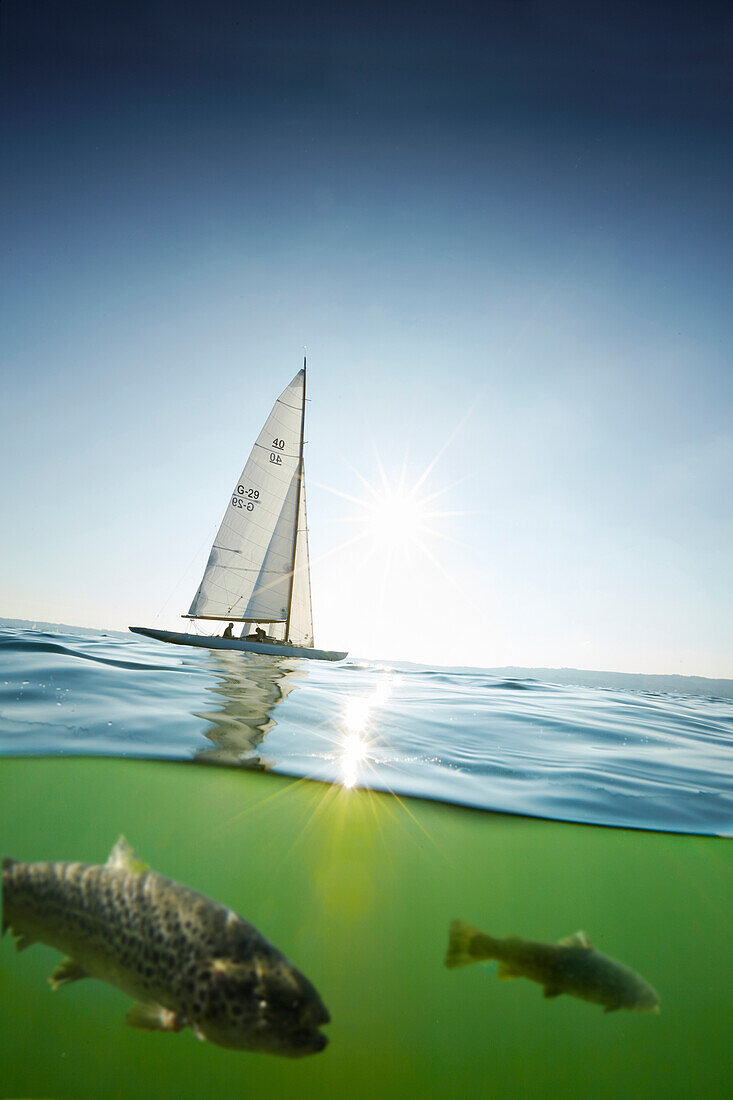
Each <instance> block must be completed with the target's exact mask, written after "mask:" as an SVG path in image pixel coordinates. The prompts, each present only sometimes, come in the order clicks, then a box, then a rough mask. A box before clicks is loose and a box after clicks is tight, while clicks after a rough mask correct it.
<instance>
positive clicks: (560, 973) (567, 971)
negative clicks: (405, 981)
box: [445, 920, 659, 1012]
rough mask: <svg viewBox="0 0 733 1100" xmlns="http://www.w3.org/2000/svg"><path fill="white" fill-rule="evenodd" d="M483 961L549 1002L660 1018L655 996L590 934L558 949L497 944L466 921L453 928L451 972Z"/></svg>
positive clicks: (513, 941) (511, 939)
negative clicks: (532, 986) (539, 989)
mask: <svg viewBox="0 0 733 1100" xmlns="http://www.w3.org/2000/svg"><path fill="white" fill-rule="evenodd" d="M481 959H498V960H499V970H498V972H497V977H498V978H529V979H530V980H531V981H533V982H539V984H540V985H541V986H543V987H544V988H543V992H544V995H545V997H559V996H560V994H561V993H567V994H569V995H570V996H571V997H580V999H581V1000H583V1001H592V1002H593V1003H594V1004H598V1005H604V1006H605V1010H606V1012H615V1011H616V1009H618V1008H628V1009H630V1010H632V1011H634V1012H659V996H658V994H657V992H656V990H654V989H652V987H651V986H650V985H649V984H648V983H647V982H645V981H644V979H643V978H642V977H641V976H640V975H639V974H637V973H635V971H633V970H632V969H631V968H630V967H628V966H625V965H624V963H621V962H617V961H616V959H609V957H608V955H602V954H601V952H600V951H596V950H595V948H594V947H593V944H592V943H591V942H590V940H589V939H588V937H587V936H586V934H585V932H575V933H574V935H572V936H568V937H567V939H564V940H560V942H559V943H535V942H533V941H532V940H523V939H520V937H519V936H507V938H506V939H503V940H501V939H494V937H493V936H487V935H484V933H483V932H479V930H478V928H474V927H473V925H470V924H467V923H466V921H462V920H454V921H453V922H452V924H451V926H450V933H449V941H448V953H447V955H446V957H445V965H446V966H451V967H453V966H466V965H467V964H468V963H472V962H479V961H480V960H481Z"/></svg>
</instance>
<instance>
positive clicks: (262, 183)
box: [0, 0, 733, 676]
mask: <svg viewBox="0 0 733 1100" xmlns="http://www.w3.org/2000/svg"><path fill="white" fill-rule="evenodd" d="M587 9H588V5H581V4H576V3H559V4H558V3H552V4H551V3H533V2H532V0H526V2H521V0H520V2H516V3H493V4H491V3H489V4H483V5H461V4H460V3H458V4H452V5H450V6H448V5H446V6H445V7H437V6H434V7H432V8H430V9H425V8H424V7H423V8H421V7H418V6H410V5H409V4H408V5H401V6H400V8H399V13H397V14H396V13H395V12H394V11H392V10H391V9H390V7H389V6H385V7H384V8H380V6H379V5H376V6H375V5H373V4H372V5H368V6H366V5H365V6H364V7H363V9H361V10H360V9H359V8H358V7H356V6H349V7H348V8H345V7H344V6H343V5H342V6H338V5H332V6H328V5H320V4H316V5H315V6H310V7H308V8H305V7H298V6H293V7H288V6H287V5H286V6H281V7H278V8H276V9H272V10H269V11H268V12H264V11H261V10H259V9H256V10H254V9H253V10H252V11H250V10H249V9H248V8H247V7H246V6H242V5H235V4H233V3H215V2H214V3H209V4H207V5H202V4H194V3H189V4H180V3H179V4H172V3H169V2H158V3H155V2H152V3H133V2H129V0H128V2H127V3H110V4H104V5H100V4H98V3H97V4H93V3H85V2H75V3H72V2H57V3H53V2H50V3H48V2H45V3H40V2H38V3H34V2H25V3H23V4H20V3H13V2H6V3H5V4H4V5H3V6H2V9H0V12H1V14H0V20H1V29H2V45H1V46H0V49H1V51H2V54H1V56H2V75H1V76H0V82H1V90H2V101H3V104H4V106H3V110H2V120H1V123H0V125H1V127H2V147H3V149H4V150H5V155H4V156H3V159H2V164H0V188H1V189H2V203H1V204H0V219H1V220H2V235H1V237H0V239H1V241H2V245H1V248H2V264H3V282H2V286H3V293H2V296H1V298H0V322H1V323H2V332H3V352H2V392H3V400H2V404H1V405H0V449H1V450H2V458H3V469H4V470H5V471H6V477H5V478H4V479H3V484H2V486H1V487H0V524H1V526H2V530H3V538H2V540H1V543H0V566H1V572H0V575H1V576H2V581H0V612H1V613H2V614H4V615H8V616H18V617H24V618H38V619H45V620H63V621H66V622H73V623H79V624H82V625H96V626H110V627H116V628H120V627H122V628H124V627H125V626H126V625H128V624H129V623H136V624H137V623H139V624H141V625H144V624H147V625H156V624H159V625H168V626H173V627H175V626H177V625H179V624H180V619H179V618H178V616H179V614H180V613H181V612H182V611H185V610H187V608H188V604H189V602H190V599H191V595H192V593H193V591H194V590H195V588H196V585H197V584H198V580H199V578H200V572H201V571H202V569H203V565H204V563H205V560H206V557H207V554H208V549H209V545H210V542H211V538H212V537H213V534H214V533H215V531H216V528H217V526H218V523H219V521H220V518H221V514H222V512H223V510H224V506H225V503H226V499H227V494H228V492H229V489H230V488H231V485H232V484H233V483H234V481H235V479H236V477H237V475H238V473H239V471H240V469H241V467H242V465H243V463H244V460H245V458H246V455H247V453H248V451H249V448H250V446H251V443H252V441H253V439H254V437H255V436H256V434H257V432H258V431H259V428H260V426H261V424H262V421H263V420H264V418H265V416H266V415H267V412H268V411H269V408H270V406H271V404H272V401H273V400H274V398H275V396H276V395H277V394H278V393H279V392H280V390H281V389H282V388H283V387H284V386H285V384H286V383H287V382H288V381H289V380H290V378H291V377H292V376H293V375H294V374H295V372H296V371H297V369H298V367H299V365H300V360H301V356H302V348H303V345H307V347H308V359H309V387H310V394H311V397H312V402H311V405H310V407H309V424H308V437H309V440H310V442H309V446H308V454H307V469H308V476H309V520H310V527H311V550H312V557H313V598H314V619H315V628H316V640H317V644H323V645H330V646H333V647H338V648H348V649H350V651H351V652H352V653H355V654H362V655H365V656H384V657H385V658H404V659H407V660H425V661H434V662H437V663H456V664H471V665H481V664H485V665H501V664H524V665H549V666H558V665H574V666H580V667H589V668H615V669H621V670H626V671H640V672H680V673H698V674H702V675H705V674H707V675H710V676H725V675H729V676H730V675H733V659H732V654H731V637H730V622H731V621H732V620H733V614H732V613H733V607H731V602H732V599H731V590H732V589H731V567H730V559H731V554H730V545H731V533H732V532H731V510H730V475H731V458H732V457H733V440H732V436H733V432H732V430H731V327H732V322H731V309H730V303H729V299H730V286H731V275H732V274H733V272H731V267H732V266H733V263H732V261H731V256H733V250H732V249H731V245H732V243H733V242H732V241H731V236H732V234H731V184H730V180H731V178H732V173H731V169H732V168H733V163H732V161H733V155H732V150H731V138H730V134H731V121H732V120H731V113H733V112H732V109H731V104H732V103H733V94H732V93H733V88H732V87H731V84H732V83H733V79H732V77H731V72H733V67H732V66H731V52H732V51H731V44H732V41H733V17H732V15H731V11H730V8H729V6H728V5H722V4H706V3H702V4H663V5H662V4H644V3H641V4H639V3H634V4H632V3H628V4H626V3H613V4H610V5H606V6H604V8H603V12H602V13H601V12H600V11H595V10H594V11H591V12H590V13H589V12H588V10H587ZM438 454H439V455H440V457H439V459H438V461H437V462H436V463H435V464H434V465H433V464H432V463H433V460H434V459H435V458H436V456H437V455H438ZM380 468H381V470H383V472H384V478H385V479H386V481H387V483H388V484H390V485H395V484H397V483H399V481H400V479H401V478H402V479H403V480H404V484H406V485H407V486H410V485H415V484H416V483H417V482H418V481H419V479H420V478H421V477H422V475H423V473H424V472H425V471H426V470H427V469H429V471H430V472H429V473H428V474H427V476H426V477H425V479H424V481H423V482H422V483H421V486H420V489H419V491H418V494H417V495H418V496H419V497H420V498H422V499H423V500H425V498H428V497H432V496H433V494H435V493H438V492H440V493H441V495H440V496H437V497H434V499H432V500H430V501H429V503H426V504H425V505H424V508H423V511H424V512H432V513H440V514H437V515H436V514H433V515H432V516H429V517H426V516H425V515H423V516H422V518H421V517H420V516H419V515H416V516H415V519H414V525H413V526H414V529H413V531H412V532H410V531H403V532H402V535H401V538H400V539H395V540H394V544H392V545H390V543H389V540H388V539H386V538H385V537H384V534H383V532H382V531H380V529H379V518H378V515H377V518H376V519H375V520H373V521H372V522H371V523H370V522H365V521H364V518H363V517H364V516H365V515H366V514H367V510H366V509H365V508H364V507H363V506H360V505H359V504H357V503H355V499H356V500H357V501H358V500H361V501H364V500H367V499H370V500H372V503H376V504H377V507H376V511H377V513H378V512H379V506H378V505H379V499H381V500H382V503H384V498H385V494H384V492H381V494H378V496H377V499H376V501H375V498H374V497H373V494H370V493H369V492H368V490H367V489H366V488H365V485H364V482H365V481H366V482H367V483H368V484H369V485H372V486H373V487H377V486H380V485H382V484H383V478H382V474H381V473H380ZM387 495H388V494H387ZM354 498H355V499H354ZM373 512H374V509H372V512H370V513H369V514H373ZM356 536H361V537H359V538H358V540H357V541H352V542H350V540H353V539H354V538H355V537H356ZM348 542H350V544H349V545H346V546H342V544H343V543H348ZM339 547H341V549H339Z"/></svg>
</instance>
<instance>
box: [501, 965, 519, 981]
mask: <svg viewBox="0 0 733 1100" xmlns="http://www.w3.org/2000/svg"><path fill="white" fill-rule="evenodd" d="M496 976H497V978H498V979H499V981H501V982H508V981H509V979H510V978H521V974H518V973H517V971H516V970H512V966H511V963H508V962H504V961H503V960H502V961H501V962H500V963H499V969H498V970H497V971H496Z"/></svg>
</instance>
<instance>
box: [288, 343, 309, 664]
mask: <svg viewBox="0 0 733 1100" xmlns="http://www.w3.org/2000/svg"><path fill="white" fill-rule="evenodd" d="M305 383H306V373H305V355H304V356H303V409H302V411H301V414H300V458H299V461H298V502H297V504H296V505H295V538H294V539H293V559H292V561H291V563H290V591H289V594H288V615H287V618H286V620H285V639H284V640H285V641H286V642H287V640H288V638H289V637H290V615H291V613H292V610H293V582H294V581H295V554H296V551H297V549H298V524H299V523H300V498H301V496H302V495H303V440H304V436H305ZM312 644H313V643H312V642H311V645H312Z"/></svg>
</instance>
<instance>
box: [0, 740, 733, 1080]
mask: <svg viewBox="0 0 733 1100" xmlns="http://www.w3.org/2000/svg"><path fill="white" fill-rule="evenodd" d="M120 833H124V834H125V836H126V837H127V838H128V840H129V841H130V842H131V843H132V844H133V846H134V847H135V848H136V849H137V850H138V852H139V853H140V855H141V856H142V857H143V858H144V859H145V860H147V861H148V862H149V863H150V864H151V866H152V867H153V868H154V869H156V870H158V871H160V872H161V873H163V874H166V875H168V876H170V877H171V878H174V879H177V880H178V881H180V882H184V883H186V884H187V885H190V886H193V887H195V888H196V889H197V890H200V891H201V892H202V893H204V894H207V895H209V896H210V897H212V898H215V899H216V900H218V901H221V902H224V903H225V904H227V905H230V906H231V907H232V908H234V909H235V910H237V911H238V912H239V913H241V914H242V916H244V917H245V918H246V919H248V920H250V921H251V922H252V923H253V924H254V925H255V926H256V927H257V928H258V929H259V930H260V931H261V932H262V933H263V934H264V935H265V936H267V937H268V939H270V940H271V941H272V942H273V943H274V944H275V945H276V946H277V947H278V948H279V949H280V950H281V951H283V952H284V953H285V954H286V955H288V956H289V958H291V959H292V960H293V962H294V963H295V964H296V965H297V966H298V967H299V969H301V970H302V971H303V972H304V973H305V974H306V975H307V976H308V977H309V978H310V979H311V981H312V982H313V983H314V984H315V986H316V988H317V989H318V991H319V992H320V994H321V996H322V998H323V1000H324V1002H325V1004H326V1005H327V1007H328V1009H329V1011H330V1013H331V1017H332V1022H331V1024H330V1025H328V1026H327V1028H326V1029H325V1030H326V1032H327V1033H328V1035H329V1039H330V1042H329V1045H328V1047H327V1048H326V1050H325V1051H324V1052H323V1053H320V1054H316V1055H313V1056H310V1057H307V1058H303V1059H297V1060H289V1059H282V1058H277V1057H273V1056H272V1055H265V1054H247V1053H240V1052H236V1051H229V1050H223V1049H220V1048H218V1047H215V1046H211V1045H209V1044H207V1043H201V1042H199V1041H197V1039H196V1038H195V1037H194V1036H193V1034H192V1032H191V1031H190V1029H186V1030H185V1031H183V1032H181V1033H180V1034H160V1033H148V1032H141V1031H135V1030H133V1029H131V1028H129V1027H127V1026H126V1025H125V1024H124V1022H123V1021H124V1015H125V1012H126V1010H127V1008H128V1007H129V1004H130V1002H129V1000H128V999H127V998H126V997H125V996H124V995H123V994H122V993H120V992H118V991H117V990H115V989H113V988H112V987H110V986H107V985H106V984H104V983H101V982H96V981H84V982H78V983H76V984H74V985H71V986H68V987H66V988H63V989H61V990H59V991H58V992H56V993H52V992H51V990H50V987H49V986H48V984H47V981H46V979H47V976H48V974H49V973H50V972H51V970H52V969H53V967H54V966H55V964H56V962H58V961H59V954H58V952H56V951H54V950H52V949H51V948H48V947H45V946H43V945H36V946H34V947H32V948H30V949H29V950H27V951H24V952H22V953H17V952H16V951H15V949H14V947H13V943H12V941H11V938H10V936H6V937H5V939H4V940H3V941H2V942H1V943H0V1095H2V1096H3V1097H71V1096H73V1097H89V1098H92V1097H94V1098H107V1097H125V1098H127V1097H131V1096H136V1095H137V1096H145V1097H173V1096H175V1097H179V1098H182V1100H183V1098H187V1097H191V1098H194V1097H211V1098H215V1100H216V1098H220V1097H221V1098H223V1097H231V1096H234V1095H239V1094H242V1095H257V1096H264V1097H270V1096H271V1097H303V1096H318V1097H319V1098H321V1097H328V1096H343V1095H346V1094H348V1095H349V1096H352V1097H362V1096H363V1097H373V1096H375V1095H379V1096H381V1097H392V1096H395V1097H414V1096H428V1097H432V1096H435V1097H454V1096H455V1097H491V1096H497V1097H525V1096H526V1097H533V1098H534V1097H554V1098H557V1097H594V1098H603V1097H614V1098H616V1097H636V1096H645V1097H650V1096H651V1097H657V1096H659V1097H662V1096H663V1097H701V1096H705V1097H723V1096H725V1097H728V1096H730V1095H731V1094H733V1074H732V1073H731V1068H730V1066H731V1055H730V1023H731V1004H732V997H731V984H732V980H733V965H732V963H733V947H732V941H733V906H732V905H731V902H732V901H733V890H732V887H731V882H732V879H731V845H730V842H729V841H724V840H717V839H705V838H699V837H690V836H676V835H669V834H661V833H642V832H633V831H625V830H620V829H604V828H594V827H588V826H580V825H568V824H560V823H554V822H548V821H542V820H534V819H529V818H519V817H508V816H502V815H495V814H490V813H486V812H482V811H473V810H465V809H460V808H457V807H455V806H447V805H443V804H439V803H431V802H423V801H418V800H406V799H403V798H397V797H393V796H391V795H385V794H375V793H371V792H368V791H362V790H357V789H353V790H347V789H344V788H340V787H333V786H327V785H324V784H318V783H312V782H309V781H306V780H290V779H286V778H282V777H279V776H275V775H271V774H265V773H260V772H248V771H242V770H233V769H231V770H230V769H225V768H215V767H203V766H197V765H186V764H169V763H151V762H133V761H127V760H115V759H112V760H109V759H33V760H25V759H4V760H1V761H0V838H1V849H2V854H3V855H10V856H13V857H14V858H16V859H20V860H44V859H69V860H81V861H84V862H92V863H101V862H104V860H105V859H106V856H107V853H108V851H109V849H110V848H111V846H112V844H113V843H114V841H115V840H116V838H117V836H118V835H119V834H120ZM457 916H458V917H463V918H464V919H466V920H469V921H471V922H473V923H474V924H476V925H478V926H479V927H481V928H482V929H484V930H485V931H487V932H490V933H492V934H494V935H499V936H504V935H508V934H509V933H516V934H518V935H521V936H524V937H527V938H531V939H540V940H550V941H555V940H558V939H560V938H562V937H563V936H566V935H568V934H569V933H571V932H574V931H577V930H578V929H584V930H585V931H586V932H587V933H588V934H589V936H590V937H591V939H592V940H593V941H594V943H595V946H596V947H597V948H598V949H599V950H600V951H603V952H605V953H606V954H608V955H611V956H613V957H614V958H617V959H620V960H622V961H623V962H625V963H627V964H628V965H630V966H632V967H633V968H634V969H635V970H638V971H639V973H641V974H642V975H643V976H644V977H645V978H646V979H647V980H648V981H649V982H650V983H651V984H652V985H653V986H654V987H655V988H656V989H657V990H658V991H659V993H660V996H661V1001H662V1011H661V1013H660V1014H659V1015H642V1014H635V1013H629V1012H623V1011H621V1012H615V1013H611V1014H608V1015H606V1014H604V1013H603V1011H602V1009H601V1008H599V1007H598V1006H596V1005H592V1004H588V1003H585V1002H582V1001H579V1000H575V999H572V998H569V997H558V998H557V999H554V1000H545V999H544V998H543V996H542V991H541V989H540V987H539V986H538V985H536V984H534V983H532V982H529V981H526V980H522V979H518V980H515V981H509V982H500V981H497V980H496V977H495V970H494V968H493V966H491V965H490V964H489V965H477V966H471V967H466V968H464V969H461V970H454V971H449V970H447V969H446V968H445V967H444V966H443V957H444V954H445V948H446V943H447V930H448V924H449V922H450V920H451V918H453V917H457Z"/></svg>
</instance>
